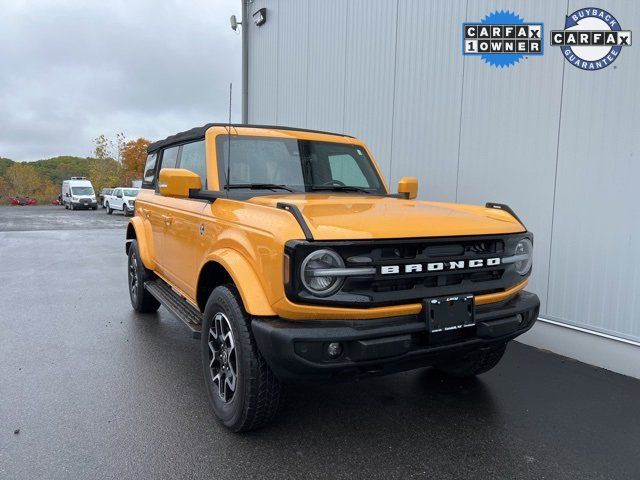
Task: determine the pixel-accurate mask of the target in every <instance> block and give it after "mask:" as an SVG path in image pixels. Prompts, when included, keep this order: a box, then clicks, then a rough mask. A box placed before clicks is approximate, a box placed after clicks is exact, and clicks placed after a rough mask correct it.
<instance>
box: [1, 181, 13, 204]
mask: <svg viewBox="0 0 640 480" xmlns="http://www.w3.org/2000/svg"><path fill="white" fill-rule="evenodd" d="M10 197H13V189H12V187H11V185H9V182H7V181H6V180H5V178H4V177H0V203H7V202H8V201H9V198H10Z"/></svg>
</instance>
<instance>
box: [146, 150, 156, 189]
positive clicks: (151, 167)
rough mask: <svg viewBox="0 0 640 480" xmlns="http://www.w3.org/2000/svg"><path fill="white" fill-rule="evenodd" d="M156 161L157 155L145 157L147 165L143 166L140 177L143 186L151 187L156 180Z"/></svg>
mask: <svg viewBox="0 0 640 480" xmlns="http://www.w3.org/2000/svg"><path fill="white" fill-rule="evenodd" d="M157 160H158V154H157V153H152V154H150V155H147V163H145V165H144V174H143V177H142V183H143V186H149V187H153V184H154V182H155V179H156V163H157Z"/></svg>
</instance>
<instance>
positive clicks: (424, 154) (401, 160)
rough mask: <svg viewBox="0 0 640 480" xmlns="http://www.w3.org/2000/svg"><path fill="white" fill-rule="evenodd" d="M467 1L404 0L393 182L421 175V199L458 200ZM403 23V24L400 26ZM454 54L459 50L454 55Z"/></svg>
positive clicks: (400, 17)
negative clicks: (462, 50) (461, 31)
mask: <svg viewBox="0 0 640 480" xmlns="http://www.w3.org/2000/svg"><path fill="white" fill-rule="evenodd" d="M465 8H466V2H464V1H463V2H423V1H421V0H410V1H403V2H400V3H399V9H400V10H399V12H398V18H399V19H400V21H401V28H399V30H398V47H397V53H396V54H397V58H396V79H395V102H394V117H393V149H392V157H391V158H392V159H391V169H390V170H391V172H390V178H389V180H390V184H391V187H392V189H394V191H395V184H396V183H397V181H398V179H399V178H400V177H403V176H417V177H418V179H419V181H420V198H428V199H430V200H439V201H455V192H456V182H457V174H458V172H457V163H458V162H457V159H458V140H459V133H460V104H461V101H462V58H463V57H462V55H457V54H456V53H457V52H458V49H459V45H460V38H459V36H458V35H455V34H451V32H458V31H459V29H460V22H461V19H463V18H464V15H465ZM399 27H400V25H399ZM452 52H454V53H452Z"/></svg>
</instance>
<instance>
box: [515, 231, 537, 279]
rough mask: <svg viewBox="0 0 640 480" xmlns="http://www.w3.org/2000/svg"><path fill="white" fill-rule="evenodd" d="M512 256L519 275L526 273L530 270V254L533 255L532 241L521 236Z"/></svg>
mask: <svg viewBox="0 0 640 480" xmlns="http://www.w3.org/2000/svg"><path fill="white" fill-rule="evenodd" d="M514 256H515V257H516V258H517V260H516V261H515V262H514V263H515V266H516V272H518V273H519V274H520V275H526V274H527V273H529V270H531V263H532V256H533V243H531V240H529V239H528V238H523V239H522V240H520V241H519V242H518V244H517V245H516V251H515V252H514Z"/></svg>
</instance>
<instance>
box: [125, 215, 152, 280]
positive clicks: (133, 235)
mask: <svg viewBox="0 0 640 480" xmlns="http://www.w3.org/2000/svg"><path fill="white" fill-rule="evenodd" d="M131 240H136V241H137V242H138V251H139V252H140V260H142V263H143V264H144V266H145V267H147V268H148V269H149V270H153V269H155V267H156V262H155V260H154V259H155V257H156V255H155V253H156V252H155V249H154V248H153V235H152V233H151V225H150V224H149V222H144V221H143V220H142V218H140V217H133V218H132V219H131V220H129V225H127V243H126V252H127V253H129V245H130V242H131Z"/></svg>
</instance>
